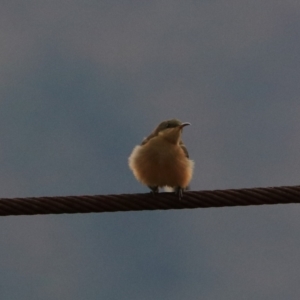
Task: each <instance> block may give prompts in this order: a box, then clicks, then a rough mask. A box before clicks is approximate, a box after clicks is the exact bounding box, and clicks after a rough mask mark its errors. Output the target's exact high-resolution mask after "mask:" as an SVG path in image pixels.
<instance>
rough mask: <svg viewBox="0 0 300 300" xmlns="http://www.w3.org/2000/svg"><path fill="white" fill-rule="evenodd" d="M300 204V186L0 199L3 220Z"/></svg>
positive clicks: (0, 212)
mask: <svg viewBox="0 0 300 300" xmlns="http://www.w3.org/2000/svg"><path fill="white" fill-rule="evenodd" d="M287 203H300V186H285V187H270V188H251V189H230V190H214V191H188V192H185V193H184V195H183V198H182V200H181V201H179V200H178V197H177V196H175V195H174V194H173V193H159V194H157V195H155V196H152V195H151V194H150V193H148V194H120V195H95V196H65V197H32V198H2V199H0V216H10V215H37V214H75V213H92V212H117V211H140V210H159V209H161V210H166V209H184V208H208V207H224V206H247V205H263V204H287Z"/></svg>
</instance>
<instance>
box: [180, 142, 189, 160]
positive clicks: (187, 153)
mask: <svg viewBox="0 0 300 300" xmlns="http://www.w3.org/2000/svg"><path fill="white" fill-rule="evenodd" d="M180 147H181V149H182V150H183V152H184V154H185V156H186V157H187V158H189V152H188V151H187V148H186V146H185V145H184V143H183V142H182V141H180Z"/></svg>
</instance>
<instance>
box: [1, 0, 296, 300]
mask: <svg viewBox="0 0 300 300" xmlns="http://www.w3.org/2000/svg"><path fill="white" fill-rule="evenodd" d="M0 45H1V47H0V197H28V196H58V195H83V194H85V195H86V194H87V195H94V194H111V193H113V194H118V193H141V192H148V190H147V188H146V187H144V186H142V185H141V184H139V183H138V182H137V181H136V180H135V179H134V177H133V175H132V173H131V172H130V170H129V168H128V165H127V159H128V156H129V155H130V153H131V151H132V149H133V147H134V146H135V145H137V144H139V143H140V142H141V141H142V139H143V138H144V137H145V136H146V135H148V134H149V133H150V132H151V131H152V130H153V128H154V127H155V126H156V125H157V124H158V123H159V122H161V121H162V120H164V119H169V118H178V119H180V120H182V121H188V122H191V123H192V126H189V127H187V128H185V129H184V133H183V140H184V142H185V143H186V145H187V148H188V150H189V152H190V157H191V158H192V159H193V160H194V161H195V175H194V178H193V180H192V183H191V189H192V190H203V189H228V188H243V187H248V188H251V187H267V186H281V185H299V183H300V154H299V148H300V133H299V132H300V99H299V94H300V84H299V78H300V76H299V74H300V58H299V53H300V2H299V1H295V0H285V1H280V0H279V1H274V0H272V1H271V0H266V1H257V0H252V1H244V0H242V1H237V0H227V1H221V0H215V1H206V0H202V1H200V0H199V1H193V0H187V1H177V0H173V1H169V0H162V1H130V0H123V1H104V0H99V1H94V0H85V1H83V0H74V1H70V0H59V1H58V0H53V1H36V0H35V1H34V0H27V1H17V0H11V1H2V3H1V4H0ZM299 216H300V209H299V206H298V205H277V206H260V207H243V208H241V207H236V208H210V209H194V210H180V211H156V212H123V213H122V212H120V213H104V214H78V215H60V216H55V215H47V216H27V217H25V216H24V217H22V216H19V217H1V218H0V228H1V230H0V268H1V272H0V298H1V299H22V300H29V299H30V300H38V299H44V300H50V299H64V300H82V299H89V300H96V299H97V300H98V299H131V300H140V299H143V300H150V299H172V300H181V299H207V300H208V299H230V300H232V299H234V300H241V299H243V300H244V299H246V300H248V299H249V300H250V299H256V300H265V299H273V300H277V299H278V300H279V299H291V300H294V299H295V300H298V299H299V297H300V286H299V284H298V281H299V277H300V271H299V264H300V251H299V248H300V239H299V236H300V217H299Z"/></svg>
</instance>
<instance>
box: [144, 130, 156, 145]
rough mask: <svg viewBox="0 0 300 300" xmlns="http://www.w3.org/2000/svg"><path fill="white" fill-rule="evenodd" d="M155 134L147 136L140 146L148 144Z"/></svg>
mask: <svg viewBox="0 0 300 300" xmlns="http://www.w3.org/2000/svg"><path fill="white" fill-rule="evenodd" d="M156 135H157V134H155V133H154V132H152V133H151V134H150V135H149V136H147V137H146V138H144V139H143V141H142V143H141V146H143V145H145V144H146V143H148V141H149V140H151V139H152V138H154V137H155V136H156Z"/></svg>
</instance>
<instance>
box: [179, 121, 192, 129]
mask: <svg viewBox="0 0 300 300" xmlns="http://www.w3.org/2000/svg"><path fill="white" fill-rule="evenodd" d="M188 125H191V123H189V122H184V123H182V124H181V125H179V127H180V128H183V127H184V126H188Z"/></svg>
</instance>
